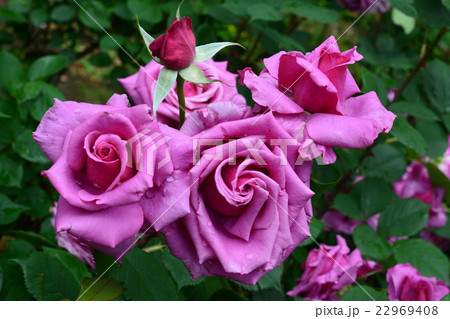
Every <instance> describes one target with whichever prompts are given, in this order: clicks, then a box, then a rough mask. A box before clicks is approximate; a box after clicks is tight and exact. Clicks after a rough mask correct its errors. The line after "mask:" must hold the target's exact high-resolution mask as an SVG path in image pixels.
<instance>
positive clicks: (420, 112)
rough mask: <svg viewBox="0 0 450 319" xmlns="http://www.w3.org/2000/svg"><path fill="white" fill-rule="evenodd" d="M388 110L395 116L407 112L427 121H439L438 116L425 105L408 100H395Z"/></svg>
mask: <svg viewBox="0 0 450 319" xmlns="http://www.w3.org/2000/svg"><path fill="white" fill-rule="evenodd" d="M389 111H391V112H394V113H395V114H396V115H397V116H400V115H403V114H408V115H412V116H414V117H417V118H419V119H422V120H427V121H439V117H437V116H436V114H435V113H434V112H433V111H431V110H430V109H428V108H427V107H425V106H423V105H420V104H417V103H413V102H408V101H401V102H395V103H394V104H392V105H391V106H390V107H389Z"/></svg>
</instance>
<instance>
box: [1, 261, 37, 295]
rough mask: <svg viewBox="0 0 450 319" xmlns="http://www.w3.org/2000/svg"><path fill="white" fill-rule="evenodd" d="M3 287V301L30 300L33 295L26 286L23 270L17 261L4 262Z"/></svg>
mask: <svg viewBox="0 0 450 319" xmlns="http://www.w3.org/2000/svg"><path fill="white" fill-rule="evenodd" d="M1 266H2V269H3V285H2V286H3V288H2V290H0V300H2V301H19V300H20V301H28V300H32V299H33V297H32V296H31V295H30V293H29V292H28V290H27V288H26V287H25V281H24V278H23V273H22V270H21V269H20V266H19V265H18V264H16V263H15V262H9V261H7V262H3V263H2V265H1Z"/></svg>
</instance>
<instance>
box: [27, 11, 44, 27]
mask: <svg viewBox="0 0 450 319" xmlns="http://www.w3.org/2000/svg"><path fill="white" fill-rule="evenodd" d="M30 20H31V23H33V25H34V26H35V27H39V26H40V25H41V24H43V23H46V22H47V21H48V13H47V11H45V10H44V9H36V10H33V11H32V12H31V13H30Z"/></svg>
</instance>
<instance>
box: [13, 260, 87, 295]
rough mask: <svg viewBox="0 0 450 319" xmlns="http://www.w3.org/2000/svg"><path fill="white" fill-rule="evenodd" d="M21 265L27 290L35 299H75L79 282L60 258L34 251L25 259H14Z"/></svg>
mask: <svg viewBox="0 0 450 319" xmlns="http://www.w3.org/2000/svg"><path fill="white" fill-rule="evenodd" d="M15 261H16V262H17V263H18V264H19V265H20V266H22V269H23V272H24V275H25V283H26V286H27V288H28V290H29V291H30V292H31V294H32V295H33V297H34V298H36V299H37V300H61V299H75V298H76V297H77V295H78V292H79V290H80V283H79V281H78V280H77V279H76V278H75V277H74V275H73V274H72V272H70V270H69V269H67V267H66V266H64V264H63V263H61V261H60V260H58V259H56V258H54V257H52V256H50V255H48V254H45V253H42V252H35V253H33V254H32V255H31V256H30V258H28V259H27V260H18V259H16V260H15Z"/></svg>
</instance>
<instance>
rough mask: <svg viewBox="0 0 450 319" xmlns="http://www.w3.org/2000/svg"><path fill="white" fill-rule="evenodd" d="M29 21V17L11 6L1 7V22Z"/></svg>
mask: <svg viewBox="0 0 450 319" xmlns="http://www.w3.org/2000/svg"><path fill="white" fill-rule="evenodd" d="M8 21H11V22H19V23H23V22H27V19H25V17H24V16H23V15H21V14H19V13H17V12H15V11H13V10H11V9H9V8H5V7H0V23H1V22H8Z"/></svg>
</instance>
